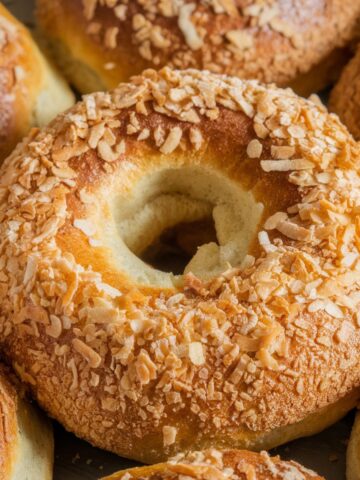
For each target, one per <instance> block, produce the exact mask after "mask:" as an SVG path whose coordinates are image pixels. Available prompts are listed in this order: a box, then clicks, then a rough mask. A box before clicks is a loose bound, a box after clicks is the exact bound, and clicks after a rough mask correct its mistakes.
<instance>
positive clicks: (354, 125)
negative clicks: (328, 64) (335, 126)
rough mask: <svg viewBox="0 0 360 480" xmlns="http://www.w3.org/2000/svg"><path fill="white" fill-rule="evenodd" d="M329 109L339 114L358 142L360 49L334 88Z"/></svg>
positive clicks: (359, 128)
mask: <svg viewBox="0 0 360 480" xmlns="http://www.w3.org/2000/svg"><path fill="white" fill-rule="evenodd" d="M329 109H330V110H331V111H333V112H335V113H337V114H338V115H339V117H340V120H341V121H342V122H343V123H344V124H345V125H346V126H347V128H348V129H349V131H350V132H351V133H352V134H353V135H354V137H355V138H356V140H360V126H359V125H360V49H359V48H358V49H357V53H356V54H355V56H354V58H353V59H352V60H351V61H350V62H349V64H348V65H347V66H346V68H344V70H343V72H342V74H341V77H340V79H339V81H338V82H337V84H336V85H335V87H334V88H333V90H332V92H331V95H330V100H329Z"/></svg>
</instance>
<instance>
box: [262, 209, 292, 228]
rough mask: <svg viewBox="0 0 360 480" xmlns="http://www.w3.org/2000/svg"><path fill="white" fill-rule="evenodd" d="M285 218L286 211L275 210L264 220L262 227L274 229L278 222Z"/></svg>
mask: <svg viewBox="0 0 360 480" xmlns="http://www.w3.org/2000/svg"><path fill="white" fill-rule="evenodd" d="M287 218H288V216H287V213H285V212H277V213H275V214H274V215H272V216H271V217H269V218H268V219H267V220H266V222H265V223H264V228H265V230H275V229H276V227H277V226H278V225H279V223H280V222H283V221H285V220H287Z"/></svg>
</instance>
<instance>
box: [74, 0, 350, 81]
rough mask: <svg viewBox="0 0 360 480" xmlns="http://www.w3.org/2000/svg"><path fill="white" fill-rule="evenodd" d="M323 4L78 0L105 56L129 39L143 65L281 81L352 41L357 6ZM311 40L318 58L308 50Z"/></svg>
mask: <svg viewBox="0 0 360 480" xmlns="http://www.w3.org/2000/svg"><path fill="white" fill-rule="evenodd" d="M327 3H328V2H326V1H320V2H313V4H311V5H310V3H308V4H306V5H304V2H302V1H299V0H294V1H292V2H288V3H287V4H284V2H282V1H279V0H261V1H258V0H251V1H246V2H245V1H238V0H197V1H191V0H162V1H153V0H151V1H148V0H146V1H144V0H136V1H134V2H129V1H128V0H121V1H116V2H115V1H99V0H82V9H83V16H84V18H85V20H86V22H87V32H88V34H89V35H90V36H92V37H93V38H94V39H95V40H96V41H98V42H100V43H101V44H102V45H103V46H104V47H105V48H106V49H108V50H116V48H117V47H121V45H122V44H124V42H130V41H131V44H132V45H134V46H136V48H137V52H138V54H139V55H140V57H141V58H142V59H143V60H145V62H146V64H147V65H150V64H151V65H154V66H164V65H168V66H171V67H173V68H181V69H184V68H194V67H199V68H202V69H208V70H210V71H213V72H218V73H228V74H239V75H241V76H243V77H244V76H245V77H247V78H259V79H262V80H265V81H278V82H282V83H284V82H287V81H289V79H290V80H292V79H293V78H294V77H295V76H296V75H298V73H299V72H298V70H299V69H301V71H302V72H304V71H307V70H308V69H310V68H311V67H312V65H314V64H316V63H318V62H319V60H321V59H322V58H325V56H326V55H328V53H329V52H330V51H331V50H332V49H333V48H334V47H335V46H342V45H343V44H344V43H345V42H346V40H347V38H349V37H350V36H351V33H350V32H351V30H352V27H351V26H350V23H351V21H350V22H349V18H351V17H350V10H351V9H353V10H356V8H357V7H353V6H352V7H350V5H346V6H343V8H341V9H339V11H337V10H338V6H337V5H336V6H334V5H332V6H331V8H330V5H327ZM331 15H334V17H335V16H336V19H335V18H334V19H333V18H332V17H331ZM353 16H354V17H356V13H354V12H353ZM304 18H306V22H304ZM345 18H346V19H345ZM325 38H326V40H325ZM314 42H316V43H317V45H316V49H317V52H315V50H313V51H312V52H309V45H310V44H312V47H311V49H314ZM300 52H301V53H300ZM300 58H301V62H302V63H301V65H300V64H299V59H300ZM112 68H115V65H112Z"/></svg>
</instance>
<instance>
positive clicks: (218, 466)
mask: <svg viewBox="0 0 360 480" xmlns="http://www.w3.org/2000/svg"><path fill="white" fill-rule="evenodd" d="M184 476H187V477H188V478H189V477H191V478H194V479H196V480H205V479H208V478H214V479H217V480H226V479H230V478H232V479H234V480H286V479H290V478H291V479H292V480H324V479H323V477H320V476H318V475H317V474H316V473H315V472H313V471H312V470H308V469H307V468H305V467H303V466H301V465H299V464H298V463H296V462H292V461H282V460H280V458H279V457H278V456H277V457H270V456H269V455H268V454H267V453H266V452H261V453H253V452H249V451H246V450H222V451H219V450H215V449H209V450H205V451H202V452H192V453H189V454H187V455H181V454H180V455H178V456H177V457H176V458H173V459H170V460H168V462H167V463H161V464H157V465H151V466H146V467H138V468H131V469H127V470H122V471H120V472H117V473H114V474H113V475H110V476H108V477H106V478H103V479H102V480H135V479H142V480H180V479H181V478H184Z"/></svg>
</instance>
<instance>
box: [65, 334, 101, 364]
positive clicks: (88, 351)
mask: <svg viewBox="0 0 360 480" xmlns="http://www.w3.org/2000/svg"><path fill="white" fill-rule="evenodd" d="M72 344H73V347H74V349H75V350H76V351H77V352H78V353H80V355H82V356H83V357H84V358H85V360H86V361H87V362H88V364H89V365H90V367H91V368H98V367H99V366H100V364H101V357H100V355H99V354H98V353H97V352H95V350H93V349H92V348H91V347H89V346H88V345H86V343H84V342H83V341H82V340H80V339H78V338H74V339H73V341H72Z"/></svg>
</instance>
